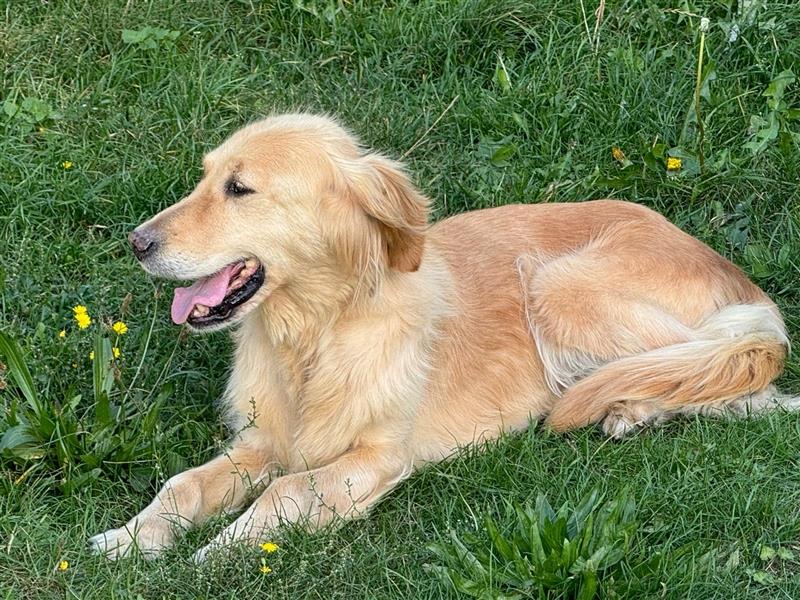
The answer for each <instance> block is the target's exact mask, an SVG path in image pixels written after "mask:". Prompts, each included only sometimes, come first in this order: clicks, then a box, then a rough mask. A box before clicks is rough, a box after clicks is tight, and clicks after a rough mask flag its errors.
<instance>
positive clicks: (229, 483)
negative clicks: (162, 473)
mask: <svg viewBox="0 0 800 600" xmlns="http://www.w3.org/2000/svg"><path fill="white" fill-rule="evenodd" d="M271 459H272V453H271V452H269V450H266V449H265V448H263V447H255V446H250V445H246V444H239V445H235V446H234V447H232V448H231V449H230V450H229V451H227V452H226V453H225V454H223V455H222V456H218V457H217V458H215V459H213V460H211V461H209V462H207V463H206V464H204V465H202V466H200V467H196V468H194V469H190V470H189V471H185V472H183V473H180V474H178V475H175V476H174V477H172V478H171V479H170V480H169V481H167V483H166V484H165V485H164V487H163V488H162V489H161V491H160V492H159V493H158V495H157V496H156V497H155V499H154V500H153V501H152V502H151V503H150V505H149V506H147V508H145V509H144V510H142V512H140V513H139V514H138V515H136V516H135V517H134V518H133V519H131V520H130V521H128V523H127V524H125V525H124V526H122V527H120V528H118V529H110V530H109V531H106V532H104V533H101V534H99V535H96V536H94V537H92V538H90V539H89V545H90V546H91V548H92V550H94V551H95V552H97V553H100V554H105V555H106V556H108V557H109V558H112V559H115V558H120V557H122V556H126V555H128V554H130V553H131V552H134V551H135V550H138V551H139V552H141V553H142V555H143V556H145V557H146V558H153V557H155V556H157V555H158V554H159V553H160V552H161V551H162V550H164V549H166V548H168V547H169V546H171V545H172V543H173V542H174V541H175V539H176V537H177V535H179V533H180V532H181V531H184V530H186V529H188V528H189V527H192V526H194V525H198V524H200V523H202V522H203V521H204V520H205V519H207V518H208V517H210V516H212V515H214V514H216V513H219V512H222V511H224V510H236V509H237V508H239V507H240V506H241V504H242V503H243V501H244V499H245V496H246V494H247V492H248V491H249V490H250V489H251V486H252V485H253V484H255V483H256V482H257V480H258V478H259V477H261V476H262V474H264V473H265V472H267V471H269V470H270V467H271V465H272V464H273V463H272V460H271Z"/></svg>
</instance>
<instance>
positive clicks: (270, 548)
mask: <svg viewBox="0 0 800 600" xmlns="http://www.w3.org/2000/svg"><path fill="white" fill-rule="evenodd" d="M259 547H260V548H261V549H262V550H263V551H264V552H266V553H267V554H272V553H273V552H275V551H276V550H277V549H278V544H273V543H272V542H264V543H263V544H261V546H259Z"/></svg>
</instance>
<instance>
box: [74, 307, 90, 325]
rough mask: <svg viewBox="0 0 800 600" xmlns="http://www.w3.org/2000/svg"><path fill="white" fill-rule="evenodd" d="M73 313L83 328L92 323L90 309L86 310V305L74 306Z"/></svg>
mask: <svg viewBox="0 0 800 600" xmlns="http://www.w3.org/2000/svg"><path fill="white" fill-rule="evenodd" d="M72 314H73V315H74V316H75V321H76V322H77V323H78V327H80V328H81V329H86V328H87V327H88V326H89V325H91V324H92V318H91V317H90V316H89V311H88V310H86V307H85V306H83V305H82V304H79V305H78V306H74V307H73V308H72Z"/></svg>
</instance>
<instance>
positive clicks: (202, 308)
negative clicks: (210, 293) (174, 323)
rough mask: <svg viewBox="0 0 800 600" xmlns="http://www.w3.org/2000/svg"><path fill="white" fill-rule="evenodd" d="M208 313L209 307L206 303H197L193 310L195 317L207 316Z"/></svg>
mask: <svg viewBox="0 0 800 600" xmlns="http://www.w3.org/2000/svg"><path fill="white" fill-rule="evenodd" d="M207 314H208V307H207V306H206V305H204V304H196V305H195V307H194V310H193V311H192V316H193V317H205V316H206V315H207Z"/></svg>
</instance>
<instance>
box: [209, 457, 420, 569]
mask: <svg viewBox="0 0 800 600" xmlns="http://www.w3.org/2000/svg"><path fill="white" fill-rule="evenodd" d="M402 456H403V452H402V450H400V449H396V448H391V449H390V448H381V449H375V448H364V447H362V448H354V449H353V450H350V451H349V452H347V453H346V454H344V455H343V456H341V457H339V458H338V459H337V460H335V461H334V462H332V463H331V464H329V465H326V466H324V467H319V468H317V469H313V470H311V471H305V472H302V473H294V474H291V475H285V476H283V477H280V478H278V479H276V480H275V481H273V482H272V484H270V486H269V487H267V489H266V490H264V492H263V493H262V494H261V496H259V498H258V499H257V500H256V501H255V502H254V503H253V504H252V505H251V506H250V508H248V509H247V510H246V511H245V512H244V513H243V514H242V515H241V516H240V517H239V518H238V519H236V520H235V521H234V522H233V523H231V525H229V526H228V527H227V528H226V529H225V530H224V531H223V532H222V533H220V534H219V535H218V536H217V537H216V538H214V540H212V541H211V543H210V544H208V545H207V546H206V547H204V548H202V549H201V550H199V551H198V552H197V553H196V554H195V561H196V562H203V561H204V560H205V559H206V557H207V556H208V554H209V553H210V552H213V551H215V550H217V549H219V548H221V547H224V546H227V545H229V544H232V543H236V542H245V543H249V544H253V545H255V544H257V543H258V542H260V541H262V540H264V539H265V538H266V536H267V535H268V534H269V533H270V532H272V531H274V530H275V529H276V528H277V527H278V525H279V524H281V523H297V522H299V523H301V524H303V525H306V524H307V525H308V527H309V528H312V529H315V528H318V527H322V526H324V525H326V524H328V523H330V522H331V521H332V520H333V519H334V518H335V517H339V518H345V519H350V518H355V517H358V516H360V515H362V514H364V513H365V512H366V510H368V509H369V508H370V506H372V505H373V504H375V502H377V500H378V499H379V498H380V497H381V496H383V494H385V493H386V492H388V491H390V490H391V489H392V488H393V487H395V486H396V485H397V484H398V483H400V482H401V481H402V480H403V479H405V478H406V477H407V476H408V475H409V474H410V473H411V462H410V461H407V460H404V459H403V458H402Z"/></svg>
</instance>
